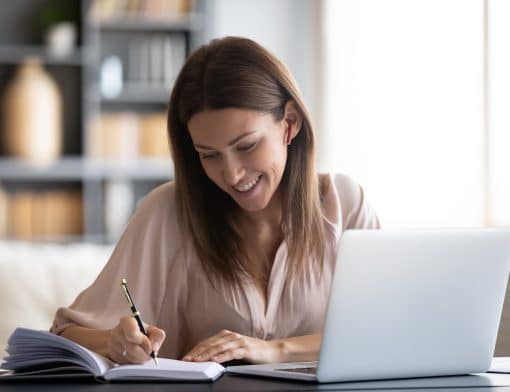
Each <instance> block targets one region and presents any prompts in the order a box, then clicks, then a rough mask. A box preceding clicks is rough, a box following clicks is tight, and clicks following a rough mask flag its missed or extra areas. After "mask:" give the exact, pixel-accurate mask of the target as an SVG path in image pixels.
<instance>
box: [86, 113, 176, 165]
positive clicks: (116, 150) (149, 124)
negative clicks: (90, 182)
mask: <svg viewBox="0 0 510 392" xmlns="http://www.w3.org/2000/svg"><path fill="white" fill-rule="evenodd" d="M90 156H91V157H93V158H99V159H112V160H130V159H137V158H169V157H170V150H169V147H168V140H167V132H166V114H165V113H152V114H136V113H133V112H118V113H104V114H101V115H100V116H98V117H96V118H95V119H94V120H93V121H92V122H91V143H90Z"/></svg>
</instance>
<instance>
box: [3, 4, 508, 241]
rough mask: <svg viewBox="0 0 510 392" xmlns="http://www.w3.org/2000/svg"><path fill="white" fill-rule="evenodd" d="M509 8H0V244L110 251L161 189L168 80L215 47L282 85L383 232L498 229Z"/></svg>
mask: <svg viewBox="0 0 510 392" xmlns="http://www.w3.org/2000/svg"><path fill="white" fill-rule="evenodd" d="M509 19H510V2H508V1H506V0H316V1H314V0H278V1H274V0H16V1H14V2H12V1H11V2H2V3H0V105H1V112H0V149H1V150H0V151H1V155H0V238H2V239H5V240H16V241H17V240H21V241H30V242H32V241H33V242H43V243H48V242H49V243H53V242H58V243H71V242H73V243H74V242H94V243H100V244H112V243H114V242H115V241H116V240H117V239H118V237H119V235H120V234H121V233H122V230H123V228H124V227H125V224H126V222H127V220H128V219H129V217H130V215H131V214H132V212H133V210H134V208H135V207H136V204H137V202H138V201H139V200H140V199H141V198H142V197H143V196H144V195H145V194H146V193H147V192H149V191H150V190H151V189H152V188H154V187H155V186H157V185H159V184H161V183H163V182H165V181H168V180H169V179H172V177H173V171H172V163H171V160H170V157H169V151H168V145H167V140H166V129H165V128H166V110H167V104H168V98H169V94H170V91H171V88H172V84H173V81H174V79H175V77H176V75H177V73H178V71H179V69H180V67H181V66H182V64H183V63H184V61H185V58H186V56H188V55H189V54H190V52H191V51H193V50H194V49H195V48H197V47H198V46H200V45H201V44H203V43H206V42H208V41H209V40H211V39H212V38H215V37H222V36H226V35H238V36H245V37H249V38H252V39H254V40H256V41H258V42H259V43H260V44H262V45H263V46H265V47H266V48H268V49H269V50H271V51H272V52H273V53H275V54H276V55H277V56H278V57H279V58H280V59H282V60H283V61H284V62H285V63H286V64H287V66H288V67H289V68H290V70H291V72H292V73H293V74H294V76H295V78H296V79H297V81H298V84H299V86H300V88H301V90H302V92H303V95H304V98H305V102H306V103H307V105H308V107H309V109H310V112H311V113H312V116H313V120H314V123H315V125H316V133H317V140H318V162H317V163H318V166H319V168H320V169H321V170H322V171H330V172H342V173H345V174H347V175H349V176H351V177H353V178H354V179H355V180H356V181H358V182H359V183H360V184H361V185H362V186H363V189H364V191H365V194H366V197H368V199H369V201H370V203H371V204H372V205H373V207H374V208H375V209H376V211H377V212H378V214H379V216H380V219H381V222H382V224H383V226H384V227H485V226H504V225H509V223H510V206H509V200H510V177H509V176H508V175H507V172H506V169H507V168H508V167H510V154H508V152H507V150H508V147H509V146H510V72H509V70H510V55H509V53H510V52H509V51H508V40H509V37H510V25H509V24H508V23H507V21H508V20H509Z"/></svg>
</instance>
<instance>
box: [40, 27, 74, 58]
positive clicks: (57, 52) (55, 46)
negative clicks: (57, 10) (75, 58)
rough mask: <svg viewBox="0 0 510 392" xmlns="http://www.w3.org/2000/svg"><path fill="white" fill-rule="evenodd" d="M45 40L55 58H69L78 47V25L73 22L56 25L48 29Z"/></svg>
mask: <svg viewBox="0 0 510 392" xmlns="http://www.w3.org/2000/svg"><path fill="white" fill-rule="evenodd" d="M44 38H45V42H46V45H47V46H48V49H49V51H50V53H51V54H52V55H53V56H55V57H58V58H64V57H66V56H69V55H70V54H71V53H72V52H73V50H74V47H75V46H76V25H75V24H74V23H72V22H60V23H57V24H54V25H53V26H51V27H49V28H48V30H47V31H46V33H45V36H44Z"/></svg>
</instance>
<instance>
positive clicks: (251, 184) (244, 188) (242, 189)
mask: <svg viewBox="0 0 510 392" xmlns="http://www.w3.org/2000/svg"><path fill="white" fill-rule="evenodd" d="M259 179H260V176H258V177H257V178H255V179H254V180H253V181H250V182H249V183H247V184H244V185H241V186H235V187H234V188H235V189H237V190H238V191H239V192H247V191H249V190H250V189H251V188H253V187H254V186H255V185H256V184H257V182H259Z"/></svg>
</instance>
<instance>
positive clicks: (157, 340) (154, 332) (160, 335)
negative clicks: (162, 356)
mask: <svg viewBox="0 0 510 392" xmlns="http://www.w3.org/2000/svg"><path fill="white" fill-rule="evenodd" d="M146 329H147V335H148V337H149V341H150V344H151V347H152V350H153V351H155V352H158V351H159V349H160V348H161V345H162V344H163V342H164V341H165V338H166V333H165V331H163V330H162V329H159V328H157V327H155V326H154V325H147V328H146Z"/></svg>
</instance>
